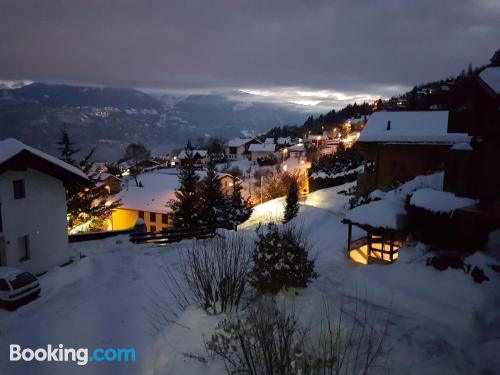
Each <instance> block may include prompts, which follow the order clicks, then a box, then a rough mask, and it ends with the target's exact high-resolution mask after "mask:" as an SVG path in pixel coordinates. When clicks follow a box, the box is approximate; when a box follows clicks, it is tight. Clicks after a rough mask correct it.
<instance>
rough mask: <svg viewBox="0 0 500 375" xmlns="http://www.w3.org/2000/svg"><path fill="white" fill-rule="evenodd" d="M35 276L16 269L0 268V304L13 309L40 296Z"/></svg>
mask: <svg viewBox="0 0 500 375" xmlns="http://www.w3.org/2000/svg"><path fill="white" fill-rule="evenodd" d="M40 290H41V288H40V283H39V282H38V279H37V278H36V276H34V275H32V274H31V273H29V272H27V271H23V270H19V269H16V268H10V267H0V303H1V304H2V305H4V306H5V307H7V308H12V309H15V308H17V307H19V306H20V305H22V304H24V303H26V302H28V301H31V300H33V299H35V298H36V297H38V295H39V294H40Z"/></svg>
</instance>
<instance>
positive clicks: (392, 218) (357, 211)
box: [345, 199, 406, 230]
mask: <svg viewBox="0 0 500 375" xmlns="http://www.w3.org/2000/svg"><path fill="white" fill-rule="evenodd" d="M405 217H406V210H405V206H404V203H403V202H402V201H399V200H390V199H382V200H378V201H373V202H370V203H367V204H364V205H362V206H358V207H355V208H353V209H352V210H349V211H347V214H346V215H345V220H346V221H350V222H351V223H353V224H360V225H368V226H370V227H372V228H387V229H394V230H401V229H403V228H404V225H405Z"/></svg>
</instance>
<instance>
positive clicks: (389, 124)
mask: <svg viewBox="0 0 500 375" xmlns="http://www.w3.org/2000/svg"><path fill="white" fill-rule="evenodd" d="M387 130H391V120H389V121H387Z"/></svg>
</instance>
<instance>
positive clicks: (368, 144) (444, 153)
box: [356, 111, 470, 195]
mask: <svg viewBox="0 0 500 375" xmlns="http://www.w3.org/2000/svg"><path fill="white" fill-rule="evenodd" d="M469 139H470V137H469V136H468V135H467V134H465V133H451V132H449V131H448V112H447V111H427V112H425V111H416V112H406V111H400V112H386V111H383V112H376V113H374V114H373V115H371V117H370V119H369V120H368V122H367V123H366V125H365V127H364V130H363V131H362V132H361V135H360V136H359V139H358V141H357V145H356V146H357V147H358V149H359V151H360V152H361V153H362V154H363V157H364V159H365V168H364V173H363V174H360V175H359V176H358V193H359V194H362V195H365V194H367V193H369V192H371V191H373V190H375V189H381V190H388V189H390V188H391V187H392V186H394V185H396V184H399V183H403V182H406V181H409V180H410V179H412V178H414V177H415V176H417V175H422V174H426V173H429V172H431V171H436V170H443V169H444V166H445V162H446V160H447V157H448V154H449V151H450V148H451V146H452V145H453V144H455V143H461V142H469Z"/></svg>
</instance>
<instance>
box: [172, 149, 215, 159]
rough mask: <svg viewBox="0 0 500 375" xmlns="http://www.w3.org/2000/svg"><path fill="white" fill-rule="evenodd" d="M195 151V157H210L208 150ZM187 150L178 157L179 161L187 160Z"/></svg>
mask: <svg viewBox="0 0 500 375" xmlns="http://www.w3.org/2000/svg"><path fill="white" fill-rule="evenodd" d="M192 151H193V156H196V155H198V156H199V157H201V158H204V157H206V156H207V155H208V151H207V150H192ZM186 156H187V155H186V150H182V151H181V152H180V153H179V155H178V156H177V157H178V158H179V159H185V158H186Z"/></svg>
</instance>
